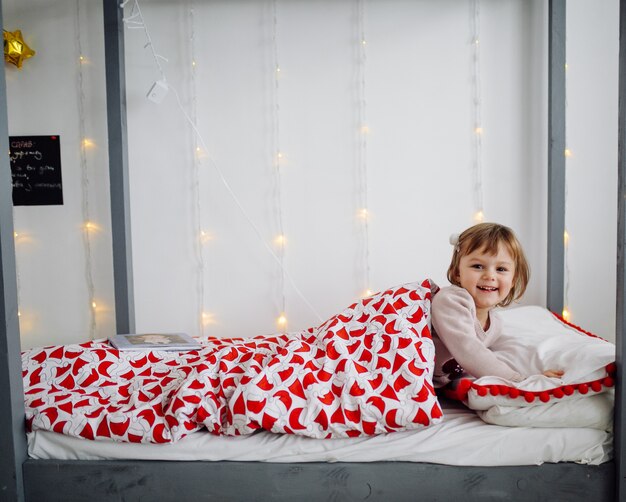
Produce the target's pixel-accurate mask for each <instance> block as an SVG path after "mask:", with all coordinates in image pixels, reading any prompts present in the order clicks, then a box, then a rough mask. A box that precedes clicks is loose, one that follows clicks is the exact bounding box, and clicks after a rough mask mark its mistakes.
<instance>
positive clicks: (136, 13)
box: [121, 0, 323, 322]
mask: <svg viewBox="0 0 626 502" xmlns="http://www.w3.org/2000/svg"><path fill="white" fill-rule="evenodd" d="M129 1H132V2H133V9H132V12H131V15H130V16H129V17H125V18H124V22H125V23H127V24H128V23H132V24H130V25H129V27H130V28H142V29H143V30H144V32H145V34H146V37H147V39H148V43H147V44H146V45H145V46H144V47H145V48H149V49H150V51H151V53H152V55H153V58H154V61H155V64H156V65H157V67H158V68H159V72H160V74H161V77H162V80H163V81H167V79H166V77H165V72H164V71H163V68H162V67H161V64H160V62H159V60H161V59H162V60H164V61H167V59H165V58H163V57H162V56H159V55H157V53H156V51H155V49H154V44H153V43H152V39H151V37H150V34H149V30H148V28H147V26H146V24H145V21H144V19H143V16H142V15H141V10H140V8H139V2H138V0H126V1H125V2H124V3H122V4H121V6H122V7H123V6H125V5H126V4H127V3H128V2H129ZM168 87H169V89H170V90H171V91H172V92H173V93H174V96H175V97H176V102H177V104H178V108H179V110H180V112H181V113H182V114H183V116H184V117H185V119H186V120H187V122H188V124H189V125H190V126H191V128H192V129H193V131H194V133H195V134H196V137H197V139H198V141H199V144H200V145H201V148H202V149H203V151H204V152H206V154H207V157H206V158H207V160H208V162H209V164H210V165H211V167H212V168H213V169H214V170H215V172H216V173H217V175H218V177H219V179H220V181H221V182H222V184H223V185H224V188H226V191H227V192H228V194H229V195H230V196H231V198H232V199H233V201H234V202H235V204H236V205H237V207H238V209H239V210H240V211H241V214H242V215H243V216H244V218H245V219H246V221H247V222H248V223H249V225H250V226H251V227H252V229H253V230H254V232H255V234H256V236H257V237H258V238H259V240H260V241H261V243H262V244H263V246H264V247H265V249H266V250H267V251H268V253H270V255H271V256H272V258H273V259H274V261H276V263H277V264H278V265H279V266H280V267H281V269H282V272H283V274H284V276H285V278H286V279H287V281H288V282H289V284H290V285H291V287H292V288H293V290H294V291H295V292H296V294H297V295H298V296H299V297H300V298H301V299H302V301H303V302H304V303H305V304H306V305H307V307H308V308H309V309H310V310H311V312H313V314H315V316H316V317H317V318H318V320H319V321H320V322H322V321H323V319H322V317H321V316H320V315H319V314H318V313H317V311H316V310H315V308H314V307H313V305H311V303H310V302H309V301H308V300H307V299H306V297H305V296H304V295H303V294H302V292H301V291H300V289H299V288H298V287H297V286H296V284H295V282H294V280H293V278H292V277H291V275H290V274H289V272H288V271H287V270H286V269H285V268H284V267H283V265H282V263H281V260H280V258H279V257H278V256H277V255H276V253H274V251H273V250H272V248H271V247H270V246H269V244H268V243H267V241H266V239H264V238H263V235H262V234H261V231H260V230H259V229H258V227H257V226H256V225H255V224H254V222H253V221H252V218H251V217H250V216H249V215H248V212H247V211H246V210H245V209H244V207H243V205H242V204H241V202H240V201H239V198H238V197H237V196H236V195H235V192H234V191H233V189H232V188H231V187H230V185H229V184H228V181H227V180H226V177H225V176H224V174H223V172H222V170H221V169H220V168H219V166H218V165H217V163H216V162H215V160H214V159H213V157H212V156H211V155H210V154H209V149H208V148H207V145H206V142H205V141H204V138H203V137H202V134H200V131H199V130H198V128H197V126H196V124H195V123H194V121H193V120H192V119H191V117H190V116H189V114H188V113H187V112H186V111H185V109H184V107H183V105H182V103H181V100H180V96H179V95H178V92H177V91H176V88H175V87H173V86H172V85H171V84H169V83H168Z"/></svg>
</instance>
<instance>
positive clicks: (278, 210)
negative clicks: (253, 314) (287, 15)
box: [271, 0, 287, 319]
mask: <svg viewBox="0 0 626 502" xmlns="http://www.w3.org/2000/svg"><path fill="white" fill-rule="evenodd" d="M271 7H272V56H273V58H272V59H273V60H272V73H273V76H274V79H273V80H274V82H273V83H274V86H273V95H272V98H273V103H272V122H273V126H274V127H273V131H272V156H273V162H272V170H273V173H274V199H275V214H276V218H277V221H278V242H277V245H278V258H279V261H280V263H279V265H280V268H279V280H278V288H279V289H278V291H279V295H280V314H279V315H280V316H283V315H284V314H285V312H286V303H287V302H286V298H285V232H284V224H283V196H282V176H281V169H282V167H283V166H282V162H281V161H282V152H281V149H280V132H281V131H280V80H279V78H280V61H279V58H278V10H277V8H276V0H272V3H271ZM281 319H282V317H281Z"/></svg>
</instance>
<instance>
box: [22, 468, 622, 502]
mask: <svg viewBox="0 0 626 502" xmlns="http://www.w3.org/2000/svg"><path fill="white" fill-rule="evenodd" d="M614 467H615V466H614V463H613V462H608V463H606V464H602V465H599V466H585V465H578V464H572V463H561V464H544V465H541V466H515V467H489V468H485V467H457V466H449V465H436V464H421V463H410V462H375V463H343V462H338V463H319V462H314V463H301V464H273V463H264V462H175V461H174V462H171V461H153V462H150V461H127V460H125V461H55V460H27V461H26V463H25V464H24V484H25V487H26V488H25V490H26V499H27V500H45V501H46V502H54V501H59V502H66V501H68V500H85V501H95V500H97V501H100V500H149V501H152V500H158V501H169V500H171V501H177V502H178V501H181V500H190V501H191V500H216V501H220V502H227V501H242V500H245V501H255V500H258V501H270V500H271V501H272V502H274V501H276V502H278V501H284V502H293V501H300V500H302V501H304V500H306V501H307V502H316V501H320V502H321V501H328V500H336V501H349V500H367V501H385V502H402V501H407V502H408V501H411V502H413V501H416V500H423V501H434V500H437V501H448V500H449V501H459V500H460V501H463V502H470V501H476V502H485V501H496V500H501V501H511V500H513V501H522V500H527V501H529V502H530V501H532V502H538V501H542V500H545V501H549V502H556V501H568V502H576V501H581V502H582V501H590V500H593V501H594V502H597V501H605V500H607V501H608V500H614V499H615V489H614V473H615V468H614ZM68 494H69V495H68Z"/></svg>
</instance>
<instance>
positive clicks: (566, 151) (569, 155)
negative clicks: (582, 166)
mask: <svg viewBox="0 0 626 502" xmlns="http://www.w3.org/2000/svg"><path fill="white" fill-rule="evenodd" d="M564 154H565V156H566V157H571V156H572V151H571V150H570V149H569V148H566V149H565V152H564Z"/></svg>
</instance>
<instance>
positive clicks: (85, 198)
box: [74, 0, 97, 340]
mask: <svg viewBox="0 0 626 502" xmlns="http://www.w3.org/2000/svg"><path fill="white" fill-rule="evenodd" d="M80 4H81V0H76V16H75V28H74V29H75V32H76V52H77V56H76V61H78V72H77V87H78V93H77V95H78V101H77V106H78V117H79V126H78V135H79V141H80V172H81V178H80V180H81V190H82V201H81V209H82V217H83V227H82V230H83V245H84V248H85V282H86V284H87V294H88V296H89V338H90V339H91V340H93V339H94V338H95V337H96V307H97V305H96V303H95V287H94V282H93V264H92V256H91V232H92V231H94V227H93V226H92V225H93V224H92V222H91V219H90V211H89V169H88V165H87V152H86V148H87V143H86V141H87V137H86V135H85V101H86V99H85V90H84V85H83V64H84V61H85V60H84V54H83V48H82V42H81V37H80Z"/></svg>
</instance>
